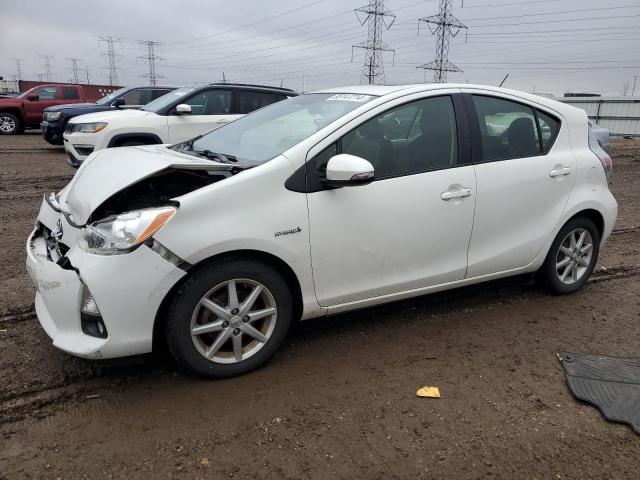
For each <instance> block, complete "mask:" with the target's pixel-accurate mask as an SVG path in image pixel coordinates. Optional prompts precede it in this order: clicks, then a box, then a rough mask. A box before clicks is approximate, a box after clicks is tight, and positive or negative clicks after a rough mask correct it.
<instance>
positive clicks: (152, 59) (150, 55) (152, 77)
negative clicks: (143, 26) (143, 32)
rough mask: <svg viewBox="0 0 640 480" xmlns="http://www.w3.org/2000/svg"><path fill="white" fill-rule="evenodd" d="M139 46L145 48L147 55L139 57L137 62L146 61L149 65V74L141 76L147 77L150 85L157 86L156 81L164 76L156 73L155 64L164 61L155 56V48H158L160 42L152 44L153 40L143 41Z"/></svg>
mask: <svg viewBox="0 0 640 480" xmlns="http://www.w3.org/2000/svg"><path fill="white" fill-rule="evenodd" d="M140 45H142V46H143V47H147V55H146V56H144V55H141V56H139V57H138V60H146V61H147V63H148V65H149V73H147V74H145V75H141V76H142V77H147V78H148V79H149V84H150V85H157V84H158V79H159V78H164V76H162V75H158V73H157V72H156V64H157V63H160V62H162V61H164V60H166V59H165V58H163V57H159V56H158V55H156V52H155V48H156V47H159V46H160V45H162V44H161V43H160V42H154V41H153V40H144V41H142V42H140Z"/></svg>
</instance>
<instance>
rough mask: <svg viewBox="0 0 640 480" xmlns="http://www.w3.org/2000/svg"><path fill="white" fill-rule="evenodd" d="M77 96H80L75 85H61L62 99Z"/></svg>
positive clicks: (74, 98)
mask: <svg viewBox="0 0 640 480" xmlns="http://www.w3.org/2000/svg"><path fill="white" fill-rule="evenodd" d="M78 98H80V94H79V93H78V89H77V88H76V87H62V99H63V100H77V99H78Z"/></svg>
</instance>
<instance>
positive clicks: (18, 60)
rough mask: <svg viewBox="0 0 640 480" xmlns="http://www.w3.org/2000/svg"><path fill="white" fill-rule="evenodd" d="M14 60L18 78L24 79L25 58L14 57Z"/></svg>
mask: <svg viewBox="0 0 640 480" xmlns="http://www.w3.org/2000/svg"><path fill="white" fill-rule="evenodd" d="M11 60H13V61H14V62H16V80H22V62H24V58H12V59H11Z"/></svg>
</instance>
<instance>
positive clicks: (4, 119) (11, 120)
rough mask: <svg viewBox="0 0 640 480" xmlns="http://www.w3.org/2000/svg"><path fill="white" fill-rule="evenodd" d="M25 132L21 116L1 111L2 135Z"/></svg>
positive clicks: (0, 127)
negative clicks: (11, 126)
mask: <svg viewBox="0 0 640 480" xmlns="http://www.w3.org/2000/svg"><path fill="white" fill-rule="evenodd" d="M11 124H12V125H13V128H10V125H11ZM5 125H6V127H5ZM9 128H10V129H9ZM23 132H24V125H23V124H22V121H21V120H20V117H18V116H17V115H14V114H13V113H7V112H0V135H17V134H19V133H23Z"/></svg>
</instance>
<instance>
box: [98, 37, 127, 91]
mask: <svg viewBox="0 0 640 480" xmlns="http://www.w3.org/2000/svg"><path fill="white" fill-rule="evenodd" d="M98 42H105V43H106V44H107V53H103V54H102V57H103V58H106V59H107V63H108V65H107V66H106V67H103V68H106V69H108V70H109V85H117V84H118V70H121V69H120V68H119V67H118V66H117V64H116V62H117V60H119V59H120V58H122V55H117V54H116V48H115V44H116V43H118V44H120V46H122V39H121V38H116V37H112V36H104V37H101V36H99V37H98Z"/></svg>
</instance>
